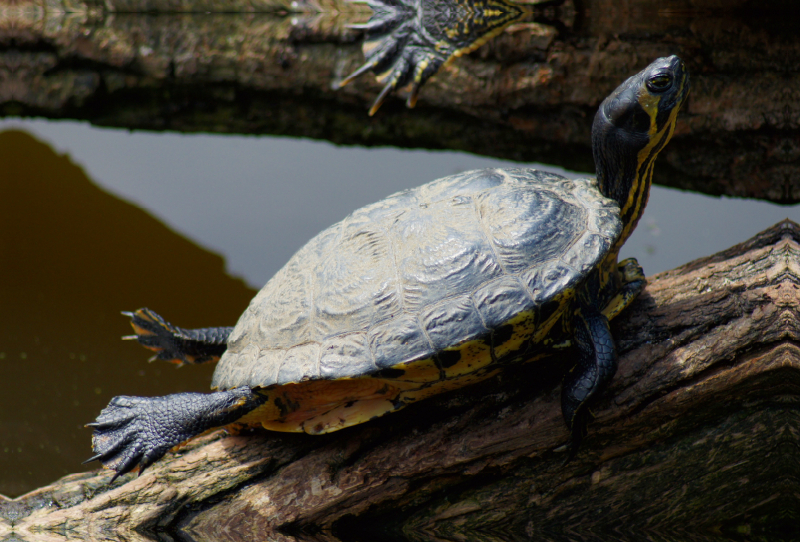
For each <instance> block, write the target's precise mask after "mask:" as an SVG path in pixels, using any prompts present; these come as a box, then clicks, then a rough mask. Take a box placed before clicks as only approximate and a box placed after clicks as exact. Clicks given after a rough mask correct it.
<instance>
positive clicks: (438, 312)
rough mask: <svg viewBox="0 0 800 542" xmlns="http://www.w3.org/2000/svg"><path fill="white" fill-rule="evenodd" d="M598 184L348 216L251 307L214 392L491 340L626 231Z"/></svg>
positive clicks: (519, 179)
mask: <svg viewBox="0 0 800 542" xmlns="http://www.w3.org/2000/svg"><path fill="white" fill-rule="evenodd" d="M618 215H619V209H618V207H617V204H616V203H615V202H613V201H612V200H609V199H607V198H604V197H603V196H602V195H601V194H600V193H599V191H598V190H597V186H596V183H595V181H594V180H590V179H580V180H571V179H567V178H565V177H562V176H559V175H555V174H552V173H547V172H542V171H537V170H532V169H522V168H520V169H485V170H476V171H468V172H465V173H461V174H459V175H453V176H450V177H445V178H443V179H439V180H436V181H433V182H431V183H428V184H426V185H423V186H421V187H418V188H415V189H412V190H406V191H403V192H399V193H397V194H394V195H392V196H389V197H388V198H386V199H384V200H382V201H379V202H377V203H374V204H372V205H368V206H366V207H363V208H362V209H359V210H357V211H355V212H354V213H352V214H351V215H350V216H349V217H347V218H345V219H344V220H343V221H341V222H340V223H338V224H336V225H334V226H332V227H330V228H328V229H327V230H325V231H323V232H322V233H320V234H319V235H317V236H316V237H314V238H313V239H312V240H311V241H309V242H308V244H306V245H305V246H304V247H303V248H302V249H300V251H298V252H297V254H295V255H294V256H293V257H292V259H291V260H289V262H288V263H287V264H286V266H285V267H284V268H283V269H281V270H280V271H279V272H278V273H277V274H276V275H275V276H274V277H273V278H272V279H271V280H270V281H269V282H268V283H267V284H266V286H264V288H263V289H262V290H261V291H260V292H259V293H258V294H257V295H256V296H255V298H253V300H252V302H251V303H250V306H249V307H248V309H247V310H246V311H245V313H244V314H243V315H242V317H241V318H240V319H239V322H238V323H237V324H236V327H235V328H234V331H233V333H232V334H231V337H230V340H229V344H228V350H227V351H226V353H225V354H224V356H223V357H222V359H221V360H220V362H219V365H218V366H217V370H216V372H215V374H214V382H213V384H212V385H213V386H214V387H216V388H219V389H229V388H232V387H238V386H242V385H248V386H251V387H259V386H262V387H263V386H270V385H272V384H285V383H288V382H299V381H303V380H310V379H336V378H346V377H355V376H361V375H365V374H369V373H372V372H375V371H378V370H380V369H383V368H387V367H391V366H394V365H396V364H398V363H406V362H411V361H414V360H417V359H421V358H425V357H429V356H431V355H432V354H434V353H435V352H437V351H439V350H441V349H443V348H445V347H448V346H454V345H456V344H459V343H461V342H463V341H466V340H470V339H475V338H478V337H481V336H485V335H486V334H487V333H488V332H489V331H490V330H493V329H496V328H498V327H499V326H501V325H502V324H503V323H504V322H507V321H508V320H509V319H510V318H512V317H514V316H515V315H517V314H519V313H520V312H522V311H531V310H537V309H538V308H539V307H541V306H542V305H543V304H544V303H546V302H547V301H549V300H551V299H553V297H554V296H556V295H558V294H559V293H561V292H563V291H564V290H565V289H568V288H573V287H575V286H576V285H577V283H579V282H580V281H581V280H582V279H583V278H585V277H586V276H587V274H588V273H589V272H590V271H591V270H592V269H593V268H594V267H595V266H596V265H597V264H598V263H599V261H600V260H601V259H602V257H603V256H604V255H605V254H606V253H607V251H608V249H609V247H610V246H611V245H612V244H613V242H614V241H615V240H616V239H617V237H618V236H619V234H620V231H621V224H620V220H619V217H618Z"/></svg>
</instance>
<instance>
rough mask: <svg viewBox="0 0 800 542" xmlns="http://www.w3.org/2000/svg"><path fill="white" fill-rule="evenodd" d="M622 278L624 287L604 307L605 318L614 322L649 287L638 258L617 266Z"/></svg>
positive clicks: (622, 262) (624, 261)
mask: <svg viewBox="0 0 800 542" xmlns="http://www.w3.org/2000/svg"><path fill="white" fill-rule="evenodd" d="M617 269H618V270H619V274H620V275H621V276H622V287H621V288H620V289H619V290H617V292H616V293H615V294H614V297H612V298H611V300H610V301H609V302H608V303H606V306H605V307H603V316H605V317H606V318H608V319H609V320H613V319H614V318H616V316H617V315H618V314H619V313H621V312H622V311H623V310H624V309H625V307H627V306H628V305H630V304H631V303H632V302H633V300H634V299H636V296H638V295H639V294H640V293H641V292H642V290H644V287H645V286H646V285H647V279H646V278H645V276H644V270H643V269H642V266H641V265H639V262H637V261H636V258H628V259H627V260H623V261H621V262H620V263H619V265H618V266H617Z"/></svg>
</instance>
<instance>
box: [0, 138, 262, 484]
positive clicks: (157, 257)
mask: <svg viewBox="0 0 800 542" xmlns="http://www.w3.org/2000/svg"><path fill="white" fill-rule="evenodd" d="M0 163H2V164H3V172H4V178H3V182H2V184H0V231H2V232H3V233H2V234H0V253H2V255H3V264H2V266H0V299H2V307H3V310H2V311H0V363H2V365H1V366H2V381H3V383H4V388H3V393H1V394H0V454H2V455H0V461H1V462H2V476H0V493H3V494H6V495H12V496H13V495H19V494H20V493H23V492H24V491H29V490H31V489H33V488H35V487H38V486H40V485H44V484H46V483H49V482H52V481H53V480H55V479H56V478H58V477H60V476H63V475H64V474H67V473H69V472H74V471H77V470H80V463H81V461H82V460H84V459H86V458H87V457H89V455H91V454H90V446H89V442H90V435H91V432H90V431H89V430H88V429H85V428H83V427H82V426H81V422H84V423H88V422H90V421H92V420H93V419H94V418H95V416H96V415H97V413H98V412H99V411H100V409H102V408H103V407H104V406H105V405H106V404H107V403H108V400H109V398H111V397H112V396H115V395H122V394H139V395H154V394H166V393H172V392H176V391H189V390H192V391H206V390H207V389H208V385H209V382H210V375H211V371H212V369H213V368H212V367H196V368H194V370H189V371H185V370H180V371H177V370H175V369H173V368H172V367H171V366H166V365H163V364H152V365H149V364H147V363H146V359H147V357H148V355H147V353H146V351H144V350H142V349H141V347H139V346H138V345H136V344H135V343H133V344H131V343H123V342H122V341H120V336H121V335H126V334H129V333H130V327H129V326H128V324H127V322H126V318H124V317H123V316H122V315H120V313H119V312H120V310H122V309H126V310H131V309H135V308H137V307H139V306H148V305H149V306H152V307H158V308H159V310H160V311H163V312H164V313H165V314H168V315H170V318H175V319H176V320H178V319H180V321H182V322H184V321H185V322H188V323H189V324H188V325H197V326H201V325H207V324H208V323H209V322H217V321H223V322H234V321H236V319H237V317H238V315H239V313H240V312H241V311H242V307H245V306H246V305H247V303H248V302H249V300H250V298H251V297H252V295H253V293H254V292H253V291H252V290H251V289H250V288H248V287H247V286H245V285H244V284H243V283H242V282H241V281H240V280H237V279H233V278H231V277H229V276H228V275H226V274H225V272H224V268H223V261H222V259H221V258H220V257H218V256H216V255H214V254H210V253H208V252H206V251H204V250H202V249H200V248H198V247H197V246H195V245H193V244H192V243H190V242H188V241H186V240H185V239H183V238H181V237H180V236H178V235H176V234H175V233H174V232H171V231H170V230H169V229H167V228H166V227H165V226H164V225H163V224H161V223H159V222H158V221H156V220H154V219H153V218H151V217H150V216H149V215H148V214H147V213H145V212H144V211H142V210H141V209H138V208H136V207H134V206H132V205H130V204H128V203H126V202H124V201H122V200H119V199H117V198H115V197H113V196H110V195H108V194H107V193H105V192H103V191H102V190H100V189H99V188H98V187H97V186H96V185H95V184H94V183H92V182H91V181H90V180H89V179H88V178H87V177H86V174H85V173H84V172H83V171H82V170H81V168H79V167H78V166H76V165H75V164H73V163H72V162H71V161H70V159H69V158H68V157H65V156H59V155H57V154H56V153H54V152H53V150H52V149H50V148H49V147H48V146H46V145H44V144H42V143H40V142H39V141H36V140H35V139H33V138H32V137H31V136H30V135H28V134H26V133H23V132H15V131H8V132H3V133H2V134H0ZM173 315H174V316H173ZM84 468H85V469H93V468H96V467H95V466H87V467H84Z"/></svg>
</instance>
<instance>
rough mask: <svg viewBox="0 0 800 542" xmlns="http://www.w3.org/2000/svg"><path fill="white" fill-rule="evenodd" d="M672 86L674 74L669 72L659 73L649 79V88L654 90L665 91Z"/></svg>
mask: <svg viewBox="0 0 800 542" xmlns="http://www.w3.org/2000/svg"><path fill="white" fill-rule="evenodd" d="M671 86H672V76H670V75H669V74H667V73H657V74H655V75H652V76H650V78H649V79H648V80H647V88H648V89H650V90H651V91H653V92H664V91H665V90H667V89H668V88H669V87H671Z"/></svg>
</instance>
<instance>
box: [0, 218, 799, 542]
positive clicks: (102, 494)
mask: <svg viewBox="0 0 800 542" xmlns="http://www.w3.org/2000/svg"><path fill="white" fill-rule="evenodd" d="M798 314H800V225H798V224H796V223H794V222H790V221H785V222H782V223H779V224H777V225H775V226H774V227H772V228H771V229H769V230H767V231H765V232H763V233H761V234H759V235H758V236H756V237H755V238H753V239H751V240H749V241H747V242H745V243H742V244H740V245H737V246H735V247H733V248H731V249H729V250H727V251H725V252H722V253H719V254H716V255H714V256H710V257H708V258H704V259H701V260H697V261H695V262H691V263H689V264H687V265H685V266H683V267H680V268H678V269H675V270H673V271H668V272H666V273H662V274H660V275H656V276H654V277H651V278H650V279H649V283H648V286H647V289H646V290H645V292H644V293H643V294H642V295H641V296H640V297H639V299H638V300H637V301H636V302H635V303H634V305H633V306H632V307H631V308H630V309H628V310H627V311H626V312H625V313H623V314H622V315H621V316H620V317H619V318H618V319H617V320H615V321H614V323H613V326H612V331H613V333H614V335H615V337H616V338H617V343H618V346H619V349H620V352H621V358H620V366H619V371H618V372H617V375H616V376H615V378H614V381H613V383H612V385H611V387H610V389H609V390H608V392H607V393H606V394H605V395H604V398H603V399H602V400H601V401H600V403H599V404H598V405H597V406H596V408H595V411H594V412H595V416H596V418H595V421H594V422H593V423H592V424H591V425H590V428H589V436H588V438H587V439H586V440H585V442H584V443H583V446H582V448H581V451H580V452H579V453H578V455H577V457H576V458H575V459H574V460H573V461H571V462H569V463H568V464H566V465H565V464H564V458H565V457H564V456H565V454H564V453H562V452H559V451H558V450H557V449H558V447H559V446H561V445H563V444H564V443H565V442H566V441H567V438H568V434H567V431H566V429H565V427H564V424H563V421H562V419H561V413H560V405H559V386H558V381H559V378H560V375H561V374H562V373H563V360H558V359H554V360H551V361H549V362H547V363H535V364H531V365H528V366H523V367H518V368H512V369H510V370H509V371H507V372H505V373H504V374H503V375H502V376H501V377H500V378H497V379H495V380H492V381H490V382H487V383H484V384H481V385H478V386H474V387H471V388H467V389H465V390H462V391H460V392H458V393H452V394H447V395H444V396H440V397H437V398H433V399H430V400H426V401H423V402H422V403H419V404H416V405H413V406H412V407H409V408H408V409H406V410H405V411H402V412H399V413H396V414H392V415H389V416H386V417H385V418H382V419H380V420H376V421H374V422H371V423H367V424H363V425H361V426H357V427H353V428H350V429H347V430H343V431H340V432H338V433H334V434H330V435H323V436H318V437H312V436H307V435H285V434H275V433H269V434H268V433H266V432H264V431H256V432H253V433H252V434H247V435H237V436H227V435H226V434H225V433H224V432H222V431H218V432H215V433H212V434H209V435H207V436H204V437H202V438H198V439H196V440H194V441H192V442H191V443H190V444H189V445H187V446H185V447H183V448H181V449H180V450H178V451H177V452H174V453H170V454H168V456H167V457H166V458H165V459H164V460H162V461H160V462H158V463H156V464H155V465H154V466H153V467H151V468H150V470H148V471H147V472H145V473H144V474H143V475H142V476H140V477H135V476H134V475H127V476H124V477H122V478H121V479H119V480H118V481H117V482H115V483H114V484H113V485H111V486H109V485H108V483H109V480H110V479H111V473H110V472H108V471H98V472H95V473H87V474H80V475H72V476H68V477H65V478H63V479H61V480H59V481H58V482H57V483H55V484H54V485H52V486H49V487H45V488H41V489H39V490H37V491H35V492H33V493H30V494H28V495H25V496H23V497H20V498H18V499H16V500H14V501H3V502H0V518H2V519H0V537H3V536H8V535H9V534H11V533H12V532H13V535H14V536H17V537H21V538H23V539H25V540H29V541H31V542H33V541H40V540H41V541H45V540H46V541H56V540H59V541H60V540H66V539H68V538H85V539H95V538H101V537H103V538H111V539H122V540H138V539H143V538H145V537H148V536H150V537H156V536H161V537H162V538H163V537H165V536H167V535H169V534H172V535H175V534H176V533H181V535H180V536H188V537H189V538H192V539H196V540H252V539H264V538H267V539H273V540H312V539H314V540H353V539H356V540H366V539H373V540H374V539H384V538H387V537H388V538H390V539H392V538H395V539H398V538H405V539H410V540H432V539H433V540H465V541H466V540H486V541H489V540H530V539H531V538H532V537H535V538H537V539H539V538H543V539H547V538H551V537H552V538H559V537H561V536H564V535H567V536H569V537H571V539H578V540H581V539H586V540H590V539H593V538H594V537H595V536H598V535H602V534H603V533H613V536H614V537H616V538H619V539H631V540H634V539H641V537H642V536H643V535H645V534H646V535H647V536H656V535H657V536H662V537H678V538H680V539H682V540H691V539H694V538H695V537H700V536H704V535H709V534H714V533H716V534H720V533H723V534H724V533H728V534H731V535H734V534H737V533H738V534H741V533H750V534H753V535H763V536H765V537H766V536H773V537H774V536H780V535H781V534H787V533H792V532H796V529H797V527H798V523H800V518H798V517H797V510H798V509H800V503H798V493H799V492H800V489H798V488H799V487H800V486H799V485H798V474H800V473H799V472H798V467H797V465H798V464H800V461H798V459H800V458H798V451H797V450H798V445H799V444H800V415H798V405H800V316H798ZM253 537H256V538H253Z"/></svg>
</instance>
